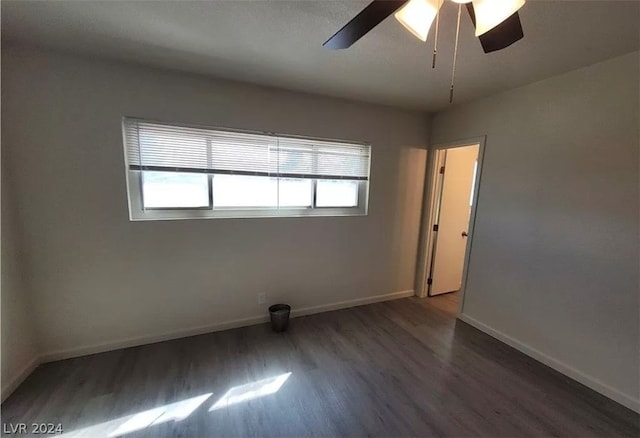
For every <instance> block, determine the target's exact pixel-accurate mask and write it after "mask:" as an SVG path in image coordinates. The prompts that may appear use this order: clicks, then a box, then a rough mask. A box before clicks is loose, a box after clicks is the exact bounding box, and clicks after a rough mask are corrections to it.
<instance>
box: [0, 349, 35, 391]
mask: <svg viewBox="0 0 640 438" xmlns="http://www.w3.org/2000/svg"><path fill="white" fill-rule="evenodd" d="M40 363H41V362H40V357H38V356H34V357H33V358H32V359H31V360H30V361H29V362H28V363H27V364H26V365H25V366H24V367H23V368H22V369H21V370H20V371H19V372H18V374H17V375H16V376H14V377H13V378H12V379H11V380H9V382H7V383H4V382H3V385H2V390H1V392H2V394H0V399H1V400H2V401H3V402H4V401H5V400H6V399H7V397H9V396H10V395H11V393H12V392H13V391H15V390H16V388H17V387H18V386H20V384H21V383H22V382H24V380H25V379H26V378H27V377H29V375H30V374H31V373H32V372H33V371H34V370H35V369H36V368H37V367H38V365H39V364H40Z"/></svg>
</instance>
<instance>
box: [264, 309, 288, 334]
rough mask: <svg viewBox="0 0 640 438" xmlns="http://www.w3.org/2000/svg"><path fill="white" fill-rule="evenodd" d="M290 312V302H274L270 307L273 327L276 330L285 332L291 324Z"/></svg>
mask: <svg viewBox="0 0 640 438" xmlns="http://www.w3.org/2000/svg"><path fill="white" fill-rule="evenodd" d="M289 313H291V306H290V305H288V304H274V305H273V306H270V307H269V314H270V315H271V328H272V329H273V331H274V332H283V331H285V330H286V329H287V326H288V325H289Z"/></svg>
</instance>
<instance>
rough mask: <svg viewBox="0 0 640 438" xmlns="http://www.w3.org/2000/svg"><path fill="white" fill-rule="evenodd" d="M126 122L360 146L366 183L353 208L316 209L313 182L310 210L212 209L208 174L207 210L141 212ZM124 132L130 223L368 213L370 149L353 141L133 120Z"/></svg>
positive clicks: (137, 174) (361, 185)
mask: <svg viewBox="0 0 640 438" xmlns="http://www.w3.org/2000/svg"><path fill="white" fill-rule="evenodd" d="M128 120H139V121H143V122H149V123H158V124H162V125H167V126H177V127H192V128H200V129H210V130H215V131H227V132H239V133H248V134H257V135H264V136H272V137H281V138H293V139H302V140H307V141H308V140H316V141H329V142H332V143H344V144H348V145H360V146H366V147H368V148H369V154H370V155H369V172H368V173H369V175H368V176H367V180H360V181H357V183H358V203H357V206H355V207H318V206H315V200H316V193H315V191H316V185H317V184H316V182H317V181H318V179H311V181H313V184H312V186H313V195H312V206H310V207H264V208H251V207H244V208H242V207H240V208H238V207H213V194H212V176H213V175H212V174H209V178H208V184H209V203H210V206H209V207H184V208H182V207H171V208H157V207H154V208H144V205H143V199H142V174H143V171H142V170H131V169H130V168H129V163H128V159H127V141H126V134H125V123H126V121H128ZM122 132H123V149H124V163H125V173H126V185H127V198H128V205H129V220H131V221H149V220H183V219H217V218H272V217H313V216H320V217H322V216H324V217H326V216H366V215H367V214H368V210H369V205H368V204H369V185H370V169H371V146H370V145H369V144H368V143H359V142H353V141H344V140H334V139H321V138H315V137H303V136H293V135H285V134H275V133H272V132H257V131H246V130H236V129H229V128H219V127H211V126H202V125H193V124H182V123H172V122H164V121H156V120H148V119H139V118H135V117H123V118H122Z"/></svg>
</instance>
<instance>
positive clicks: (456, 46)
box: [449, 4, 462, 103]
mask: <svg viewBox="0 0 640 438" xmlns="http://www.w3.org/2000/svg"><path fill="white" fill-rule="evenodd" d="M461 12H462V4H459V5H458V25H457V26H456V45H455V48H454V49H453V69H452V70H451V89H450V90H449V103H453V81H454V79H455V77H456V60H457V59H458V37H459V36H460V13H461Z"/></svg>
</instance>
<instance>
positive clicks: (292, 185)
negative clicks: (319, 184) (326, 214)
mask: <svg viewBox="0 0 640 438" xmlns="http://www.w3.org/2000/svg"><path fill="white" fill-rule="evenodd" d="M312 188H313V182H312V180H310V179H289V178H282V179H280V185H279V189H280V196H279V201H280V207H311V198H312V195H311V190H312Z"/></svg>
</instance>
